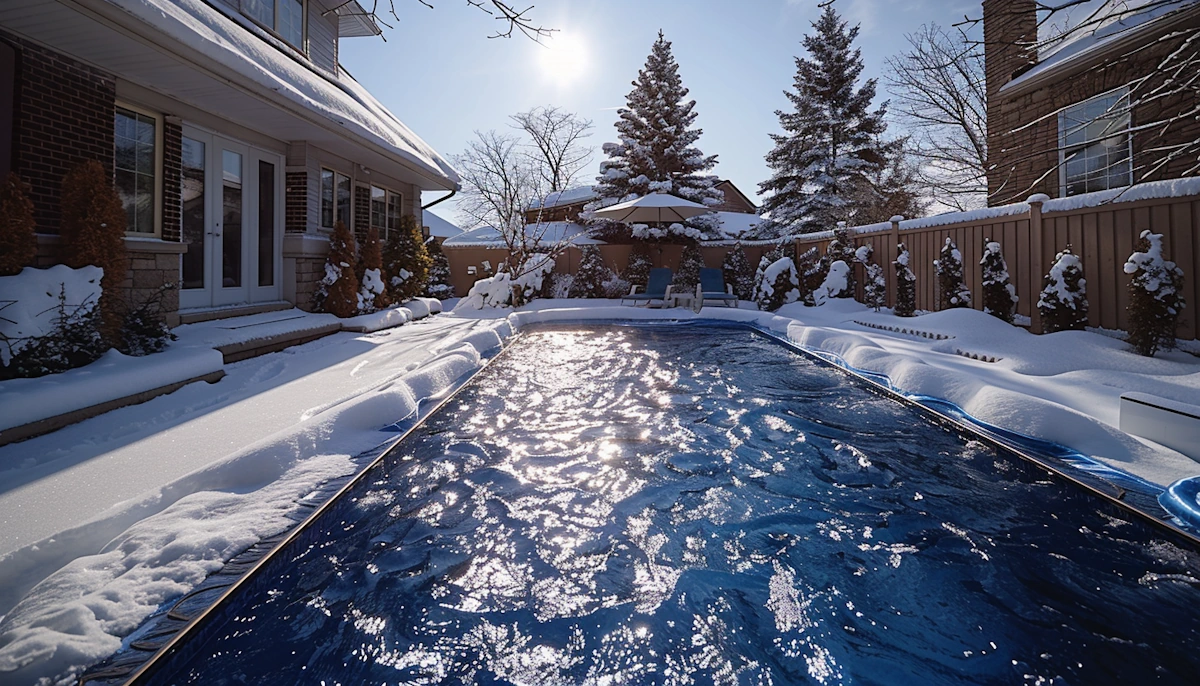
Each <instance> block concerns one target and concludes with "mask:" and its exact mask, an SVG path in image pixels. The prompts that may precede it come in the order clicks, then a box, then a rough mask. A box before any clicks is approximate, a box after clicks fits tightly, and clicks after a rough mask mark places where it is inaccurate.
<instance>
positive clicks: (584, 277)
mask: <svg viewBox="0 0 1200 686" xmlns="http://www.w3.org/2000/svg"><path fill="white" fill-rule="evenodd" d="M615 276H616V274H613V270H612V269H610V268H609V266H608V265H607V264H605V263H604V258H603V257H601V255H600V249H599V248H597V247H596V246H594V245H585V246H583V255H582V257H580V259H579V269H578V270H577V271H576V272H575V278H574V280H573V281H571V288H570V290H568V291H567V296H568V297H571V298H607V297H609V295H608V287H607V284H608V283H609V282H610V281H612V280H613V278H614V277H615Z"/></svg>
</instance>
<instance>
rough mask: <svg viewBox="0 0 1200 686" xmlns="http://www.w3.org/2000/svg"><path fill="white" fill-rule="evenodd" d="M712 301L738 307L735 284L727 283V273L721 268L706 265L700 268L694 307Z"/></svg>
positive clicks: (700, 306) (697, 308)
mask: <svg viewBox="0 0 1200 686" xmlns="http://www.w3.org/2000/svg"><path fill="white" fill-rule="evenodd" d="M711 301H717V302H720V303H722V304H724V305H725V306H726V307H737V306H738V297H737V296H736V295H734V294H733V286H727V285H725V274H724V272H722V271H721V270H720V269H713V268H711V267H704V268H702V269H701V270H700V283H698V284H696V300H695V304H694V307H695V308H696V311H697V312H699V311H700V308H702V307H704V305H705V304H706V303H708V302H711Z"/></svg>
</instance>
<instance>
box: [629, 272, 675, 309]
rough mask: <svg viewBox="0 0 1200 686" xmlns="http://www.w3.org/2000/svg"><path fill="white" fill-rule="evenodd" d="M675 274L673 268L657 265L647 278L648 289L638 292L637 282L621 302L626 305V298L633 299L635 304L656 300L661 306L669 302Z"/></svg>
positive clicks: (649, 302) (649, 303)
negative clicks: (672, 271) (672, 272)
mask: <svg viewBox="0 0 1200 686" xmlns="http://www.w3.org/2000/svg"><path fill="white" fill-rule="evenodd" d="M672 278H673V275H672V274H671V270H670V269H668V268H666V267H655V268H654V269H651V270H650V278H649V279H647V283H646V291H645V292H644V293H638V292H637V289H638V286H637V284H634V285H633V287H632V288H630V289H629V295H626V296H624V297H622V298H621V304H622V305H624V304H625V301H626V300H629V301H632V302H633V304H634V305H638V304H641V303H645V304H646V305H651V304H653V303H654V301H655V300H657V301H659V307H662V306H663V305H666V304H667V299H668V298H670V297H671V279H672Z"/></svg>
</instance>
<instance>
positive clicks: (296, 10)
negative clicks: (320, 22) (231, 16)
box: [242, 0, 304, 52]
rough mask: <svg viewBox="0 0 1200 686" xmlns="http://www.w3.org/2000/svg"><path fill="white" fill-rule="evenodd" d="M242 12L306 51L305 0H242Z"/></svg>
mask: <svg viewBox="0 0 1200 686" xmlns="http://www.w3.org/2000/svg"><path fill="white" fill-rule="evenodd" d="M242 12H243V13H244V14H245V15H246V16H248V17H250V18H251V19H253V20H254V21H256V22H258V23H259V24H262V25H263V26H265V27H266V28H268V29H271V30H272V31H274V32H275V33H276V34H278V35H279V37H280V38H282V39H284V40H285V41H287V42H288V43H290V44H291V45H292V47H294V48H296V49H298V50H300V51H301V52H304V0H242Z"/></svg>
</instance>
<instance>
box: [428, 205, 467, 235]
mask: <svg viewBox="0 0 1200 686" xmlns="http://www.w3.org/2000/svg"><path fill="white" fill-rule="evenodd" d="M421 222H422V225H424V226H426V227H428V228H429V235H430V236H432V237H434V238H450V237H452V236H457V235H458V234H460V233H462V232H463V230H462V229H460V228H459V227H457V226H455V225H454V224H452V223H450V222H449V221H447V220H445V219H442V218H441V217H439V216H438V215H436V214H434V213H433V212H432V211H430V210H422V211H421Z"/></svg>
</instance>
